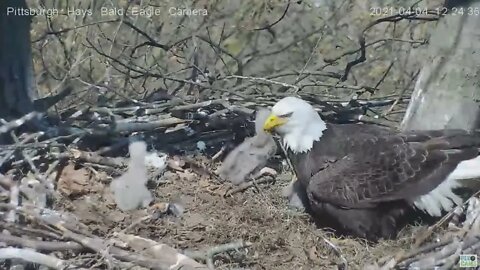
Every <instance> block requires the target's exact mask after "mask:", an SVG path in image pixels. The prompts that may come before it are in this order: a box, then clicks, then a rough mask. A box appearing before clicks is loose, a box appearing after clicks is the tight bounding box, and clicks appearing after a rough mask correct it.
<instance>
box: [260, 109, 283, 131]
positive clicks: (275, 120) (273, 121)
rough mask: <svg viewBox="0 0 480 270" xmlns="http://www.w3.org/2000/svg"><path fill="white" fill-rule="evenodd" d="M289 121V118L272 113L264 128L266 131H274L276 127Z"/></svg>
mask: <svg viewBox="0 0 480 270" xmlns="http://www.w3.org/2000/svg"><path fill="white" fill-rule="evenodd" d="M286 122H287V119H285V118H282V117H278V116H276V115H273V114H270V116H269V117H268V118H267V120H265V123H264V124H263V130H264V131H265V132H270V133H271V132H272V131H273V129H274V128H276V127H278V126H281V125H283V124H285V123H286Z"/></svg>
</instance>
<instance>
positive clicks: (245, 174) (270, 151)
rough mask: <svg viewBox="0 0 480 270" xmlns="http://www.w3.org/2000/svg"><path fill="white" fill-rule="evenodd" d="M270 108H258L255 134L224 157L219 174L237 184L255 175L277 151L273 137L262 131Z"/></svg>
mask: <svg viewBox="0 0 480 270" xmlns="http://www.w3.org/2000/svg"><path fill="white" fill-rule="evenodd" d="M269 114H270V110H267V109H259V110H258V111H257V115H256V118H255V132H256V135H255V136H253V137H250V138H247V139H245V141H244V142H243V143H241V144H240V145H239V146H237V147H236V148H235V149H233V150H232V151H231V152H230V153H229V154H228V155H227V157H226V158H225V160H224V161H223V163H222V166H221V167H220V169H219V176H220V177H221V178H222V179H224V180H228V181H230V182H232V183H233V184H235V185H239V184H241V183H243V182H246V181H247V179H248V178H249V177H252V176H253V177H255V175H256V174H258V172H259V171H260V170H261V169H262V168H263V167H265V165H266V164H267V160H268V159H269V158H270V157H272V156H273V155H274V154H275V153H276V152H277V144H276V143H275V140H274V139H273V137H272V136H271V135H270V134H268V133H266V132H265V131H263V123H264V122H265V120H267V118H268V116H269Z"/></svg>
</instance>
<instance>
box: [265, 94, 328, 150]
mask: <svg viewBox="0 0 480 270" xmlns="http://www.w3.org/2000/svg"><path fill="white" fill-rule="evenodd" d="M263 129H264V130H265V131H266V132H276V133H278V134H279V135H280V136H281V137H282V138H283V143H284V145H285V147H287V148H290V149H291V150H292V151H293V152H294V153H302V152H307V151H309V150H310V149H312V146H313V143H314V142H315V141H318V140H320V137H322V135H323V131H324V130H325V129H327V126H326V124H325V122H324V121H323V120H322V118H320V115H319V114H318V113H317V112H316V111H315V109H314V108H313V107H312V106H311V105H310V104H308V103H307V102H306V101H304V100H302V99H299V98H296V97H285V98H283V99H281V100H280V101H278V102H277V103H276V104H275V105H274V106H273V107H272V112H271V114H270V116H269V117H268V118H267V120H266V121H265V123H264V124H263Z"/></svg>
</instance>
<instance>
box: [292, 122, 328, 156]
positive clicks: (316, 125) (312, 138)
mask: <svg viewBox="0 0 480 270" xmlns="http://www.w3.org/2000/svg"><path fill="white" fill-rule="evenodd" d="M326 129H327V125H326V124H325V122H323V120H321V119H320V121H315V122H310V123H308V124H307V125H306V126H304V128H301V129H297V130H296V131H294V132H291V133H289V134H286V135H285V137H284V138H283V143H284V146H285V148H286V149H290V150H291V151H292V152H293V153H295V154H297V153H305V152H308V151H310V150H311V149H312V147H313V143H314V142H316V141H320V138H321V137H322V136H323V132H324V131H325V130H326Z"/></svg>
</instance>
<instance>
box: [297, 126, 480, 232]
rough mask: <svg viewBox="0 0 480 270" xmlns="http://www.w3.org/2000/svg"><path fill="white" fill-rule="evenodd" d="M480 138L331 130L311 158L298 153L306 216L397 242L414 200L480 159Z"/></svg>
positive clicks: (445, 132) (448, 132) (437, 133)
mask: <svg viewBox="0 0 480 270" xmlns="http://www.w3.org/2000/svg"><path fill="white" fill-rule="evenodd" d="M479 147H480V134H478V133H476V134H473V133H471V132H467V131H464V130H438V131H412V132H405V133H398V132H396V131H393V130H390V129H386V128H382V127H378V126H373V125H357V124H347V125H332V124H327V129H326V130H325V131H324V133H323V135H322V137H321V138H320V140H319V141H315V142H314V144H313V147H312V149H311V150H310V151H308V152H303V153H292V152H290V151H289V158H290V159H291V161H292V164H293V166H294V168H295V171H296V174H297V177H298V181H297V183H295V185H299V186H300V188H299V189H297V190H301V191H303V192H305V196H306V198H307V200H306V202H304V203H308V205H307V210H308V211H310V212H311V213H312V216H313V217H317V218H318V219H321V220H322V221H327V220H328V221H330V222H329V223H328V225H329V226H332V227H333V228H335V229H338V230H341V231H345V232H348V233H351V234H354V235H356V236H360V237H364V238H367V239H370V240H377V239H378V238H380V237H383V238H391V237H394V236H395V235H396V233H397V230H398V227H399V225H400V224H399V223H400V220H401V218H402V217H403V216H404V215H405V214H406V213H407V212H408V211H409V210H411V209H412V204H413V202H414V200H415V199H417V198H419V197H420V196H422V195H425V194H427V193H429V192H431V191H432V190H433V189H435V188H436V187H437V186H438V185H439V184H441V183H442V182H443V181H444V180H445V179H446V178H447V177H448V176H449V174H450V173H451V172H452V171H453V170H455V168H456V167H457V165H458V164H459V163H460V162H461V161H464V160H469V159H472V158H475V157H477V156H478V155H479V151H478V148H479Z"/></svg>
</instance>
